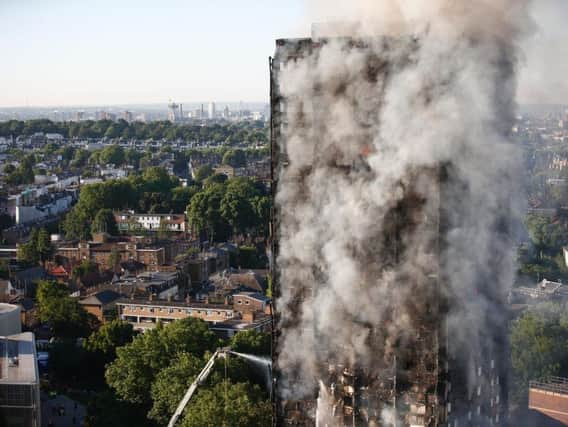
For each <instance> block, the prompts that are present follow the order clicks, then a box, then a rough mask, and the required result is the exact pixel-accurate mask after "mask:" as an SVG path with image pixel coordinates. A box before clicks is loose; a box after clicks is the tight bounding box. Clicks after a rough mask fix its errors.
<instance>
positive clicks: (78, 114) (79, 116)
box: [75, 111, 85, 122]
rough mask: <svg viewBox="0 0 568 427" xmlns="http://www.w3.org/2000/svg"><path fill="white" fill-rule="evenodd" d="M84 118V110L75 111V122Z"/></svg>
mask: <svg viewBox="0 0 568 427" xmlns="http://www.w3.org/2000/svg"><path fill="white" fill-rule="evenodd" d="M84 118H85V112H84V111H77V112H76V113H75V121H76V122H80V121H81V120H83V119H84Z"/></svg>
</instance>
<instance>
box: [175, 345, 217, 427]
mask: <svg viewBox="0 0 568 427" xmlns="http://www.w3.org/2000/svg"><path fill="white" fill-rule="evenodd" d="M226 354H227V350H226V349H217V351H216V352H215V353H213V356H211V359H209V361H208V362H207V364H206V365H205V367H204V368H203V370H202V371H201V372H200V373H199V375H198V376H197V378H195V381H193V383H191V385H190V386H189V388H188V389H187V392H186V393H185V396H183V399H182V400H181V402H180V403H179V405H178V407H177V409H176V411H175V412H174V414H173V415H172V418H171V419H170V422H169V423H168V427H174V426H175V424H176V422H177V420H178V419H179V417H180V416H181V414H182V413H183V410H184V409H185V407H186V406H187V404H188V402H189V401H190V399H191V396H193V393H195V390H197V387H198V386H200V385H201V384H202V383H203V382H204V381H205V380H206V379H207V377H208V376H209V374H210V373H211V370H212V369H213V365H215V360H216V359H217V358H218V357H225V356H226Z"/></svg>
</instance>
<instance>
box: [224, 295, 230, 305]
mask: <svg viewBox="0 0 568 427" xmlns="http://www.w3.org/2000/svg"><path fill="white" fill-rule="evenodd" d="M225 305H229V297H228V296H226V297H225Z"/></svg>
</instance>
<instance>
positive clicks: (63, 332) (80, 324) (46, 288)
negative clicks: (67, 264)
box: [36, 281, 96, 338]
mask: <svg viewBox="0 0 568 427" xmlns="http://www.w3.org/2000/svg"><path fill="white" fill-rule="evenodd" d="M36 299H37V306H38V317H39V320H40V321H41V322H43V323H47V324H48V325H49V326H50V327H51V330H52V331H53V333H54V334H55V336H56V337H59V338H78V337H86V336H88V335H89V333H90V331H91V330H92V329H93V326H94V324H95V323H96V319H95V318H94V317H93V316H91V315H89V314H88V313H87V312H86V311H85V310H83V308H82V307H81V306H80V305H79V303H78V301H77V300H76V299H74V298H72V297H70V296H69V290H68V289H67V286H65V285H63V284H61V283H59V282H54V281H40V282H39V283H38V287H37V292H36Z"/></svg>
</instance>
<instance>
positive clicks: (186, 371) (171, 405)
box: [148, 353, 205, 426]
mask: <svg viewBox="0 0 568 427" xmlns="http://www.w3.org/2000/svg"><path fill="white" fill-rule="evenodd" d="M204 366H205V361H204V360H203V359H202V358H199V357H196V356H194V355H192V354H189V353H180V354H178V355H177V356H176V359H175V360H174V361H173V362H172V364H171V365H170V366H168V367H167V368H165V369H163V370H162V371H160V373H159V374H158V375H156V379H155V381H154V383H153V384H152V409H151V410H150V412H149V413H148V418H150V419H152V420H154V421H155V422H156V423H157V424H158V425H161V426H165V425H167V424H168V420H169V419H170V418H171V416H172V415H173V413H174V412H175V410H176V408H177V406H178V404H179V402H180V400H181V397H183V395H184V394H185V392H186V391H187V389H188V387H189V386H190V385H191V383H192V382H193V380H195V377H197V375H199V372H201V370H202V369H203V367H204Z"/></svg>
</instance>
